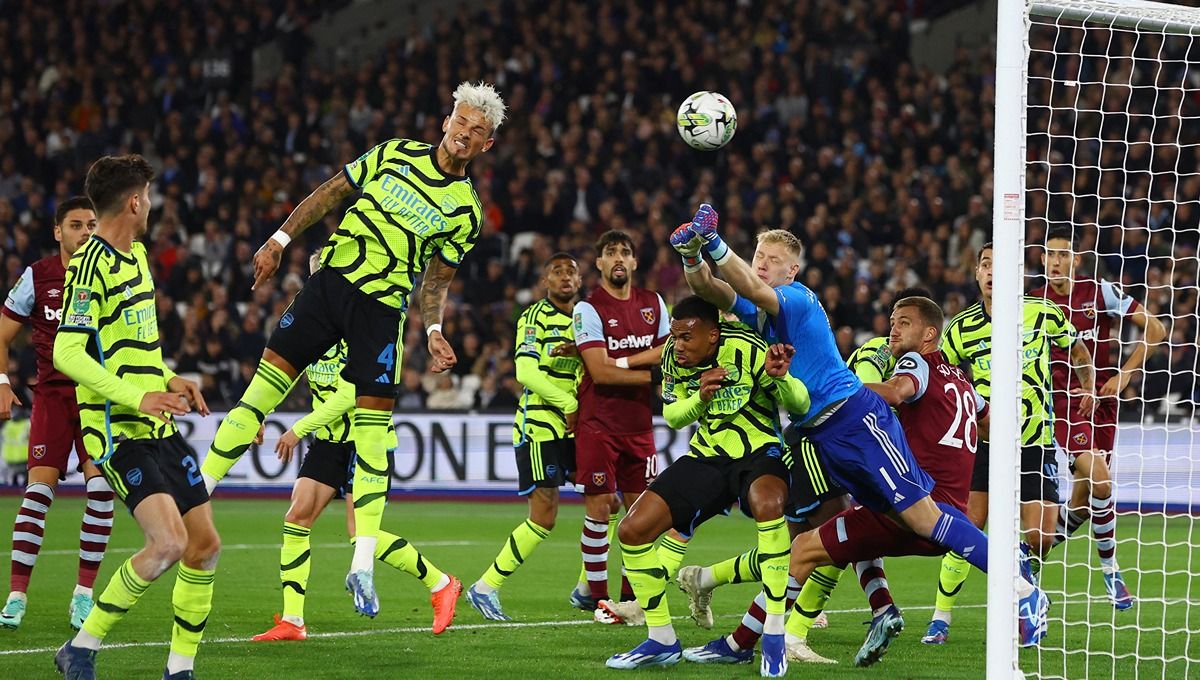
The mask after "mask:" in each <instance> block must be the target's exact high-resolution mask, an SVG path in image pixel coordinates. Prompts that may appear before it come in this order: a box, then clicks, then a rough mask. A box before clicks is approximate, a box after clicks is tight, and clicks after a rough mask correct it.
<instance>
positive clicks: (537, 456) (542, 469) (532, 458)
mask: <svg viewBox="0 0 1200 680" xmlns="http://www.w3.org/2000/svg"><path fill="white" fill-rule="evenodd" d="M516 452H517V489H518V490H517V493H519V494H521V495H522V496H525V495H527V494H531V493H533V490H534V489H536V488H538V487H542V488H546V489H557V488H558V487H560V486H562V485H563V484H564V483H565V482H566V481H567V480H571V479H574V477H575V440H574V439H552V440H550V441H545V442H535V441H526V442H525V443H524V444H521V445H519V446H517V447H516Z"/></svg>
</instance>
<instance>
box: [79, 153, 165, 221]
mask: <svg viewBox="0 0 1200 680" xmlns="http://www.w3.org/2000/svg"><path fill="white" fill-rule="evenodd" d="M152 179H154V167H153V166H151V165H150V162H149V161H147V160H146V159H145V158H142V157H141V156H139V155H138V154H129V155H127V156H105V157H104V158H101V159H100V160H98V161H96V162H95V163H92V167H91V168H89V169H88V174H87V179H86V180H84V183H83V188H84V191H85V192H86V193H87V195H88V198H90V199H92V205H94V206H95V207H96V212H97V214H100V215H108V214H111V213H113V212H115V211H116V210H117V208H118V207H119V206H120V204H121V201H122V200H123V199H125V198H126V197H127V196H129V193H130V192H132V191H141V189H142V187H144V186H146V184H148V183H149V182H150V180H152Z"/></svg>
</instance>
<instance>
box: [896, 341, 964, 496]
mask: <svg viewBox="0 0 1200 680" xmlns="http://www.w3.org/2000/svg"><path fill="white" fill-rule="evenodd" d="M893 375H903V376H905V377H907V378H909V379H911V380H912V381H913V383H914V385H915V386H916V388H917V391H916V393H915V394H913V396H911V397H909V399H908V400H907V401H906V402H904V403H902V404H900V405H899V406H897V407H896V412H897V413H898V414H899V416H900V425H901V426H903V428H904V437H905V438H906V439H907V440H908V445H909V448H911V449H912V452H913V455H914V456H915V457H916V459H917V462H918V463H919V464H920V465H921V468H922V469H924V470H925V472H928V473H929V476H930V477H933V481H934V487H933V494H932V496H933V500H934V501H938V502H943V503H950V504H952V505H954V506H956V507H958V508H959V509H966V507H967V496H968V494H969V493H970V490H971V471H972V469H973V468H974V465H975V451H976V449H978V447H979V426H978V425H977V419H978V418H981V417H983V415H984V414H985V413H986V411H987V402H985V401H984V400H983V397H981V396H979V393H978V392H976V391H975V388H974V387H973V386H972V385H971V381H970V380H968V379H967V376H966V374H965V373H963V371H962V369H961V368H959V367H957V366H953V365H951V364H950V363H949V362H947V361H946V357H944V356H943V355H942V353H941V351H940V350H934V351H932V352H929V353H928V354H918V353H916V352H909V353H908V354H905V355H904V356H902V357H900V360H899V361H897V362H896V370H895V373H893Z"/></svg>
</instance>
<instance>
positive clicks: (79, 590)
mask: <svg viewBox="0 0 1200 680" xmlns="http://www.w3.org/2000/svg"><path fill="white" fill-rule="evenodd" d="M81 594H82V595H87V596H88V597H91V596H92V589H91V588H88V587H87V586H80V585H77V586H75V592H73V593H71V595H72V596H75V595H81Z"/></svg>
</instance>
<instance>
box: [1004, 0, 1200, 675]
mask: <svg viewBox="0 0 1200 680" xmlns="http://www.w3.org/2000/svg"><path fill="white" fill-rule="evenodd" d="M1028 21H1029V26H1028V43H1027V47H1028V65H1027V70H1026V84H1027V96H1028V100H1027V102H1026V143H1027V148H1026V154H1025V158H1026V164H1025V171H1026V189H1027V196H1026V208H1027V210H1026V217H1027V220H1026V250H1025V258H1026V259H1025V265H1026V269H1025V272H1026V287H1027V290H1028V289H1043V290H1046V291H1047V295H1049V296H1051V297H1052V298H1055V297H1057V298H1059V299H1060V302H1061V306H1062V307H1063V308H1065V309H1066V311H1068V312H1069V314H1070V316H1071V318H1072V320H1073V321H1075V325H1076V326H1077V327H1078V328H1077V330H1078V331H1079V337H1080V338H1081V339H1082V340H1083V344H1084V345H1085V346H1087V347H1088V349H1089V350H1090V351H1091V352H1092V353H1093V354H1094V355H1095V359H1094V361H1095V364H1096V366H1097V367H1098V369H1099V370H1098V375H1097V379H1096V386H1097V389H1101V388H1103V387H1104V386H1105V385H1106V384H1107V385H1109V387H1108V389H1107V390H1104V391H1111V392H1115V394H1116V396H1115V397H1113V398H1104V399H1101V400H1100V404H1101V406H1100V407H1099V408H1098V409H1097V411H1096V413H1095V414H1093V415H1092V416H1090V417H1082V416H1080V415H1079V414H1078V412H1077V406H1078V404H1077V403H1075V402H1073V401H1072V400H1070V399H1069V398H1068V397H1069V394H1068V393H1069V391H1070V389H1071V388H1072V387H1073V386H1074V385H1073V384H1072V383H1071V382H1069V376H1070V374H1071V373H1072V370H1071V368H1070V366H1069V363H1068V360H1067V356H1066V354H1065V353H1060V355H1056V358H1057V359H1058V361H1057V362H1056V365H1055V366H1054V372H1053V375H1054V380H1052V388H1051V389H1052V392H1053V394H1052V396H1051V398H1050V400H1049V401H1051V402H1053V403H1054V404H1055V409H1054V410H1055V418H1056V430H1057V433H1056V436H1055V440H1056V442H1057V448H1058V449H1059V451H1058V456H1059V459H1060V460H1061V462H1062V465H1061V466H1060V471H1061V474H1060V478H1061V487H1060V488H1061V492H1062V499H1063V500H1064V501H1067V500H1068V499H1070V498H1071V495H1072V480H1071V478H1072V474H1071V472H1070V471H1069V469H1068V466H1067V460H1068V455H1070V454H1068V453H1067V451H1066V450H1068V449H1074V450H1089V449H1090V450H1098V449H1102V448H1107V447H1108V445H1107V443H1106V442H1105V438H1106V436H1112V438H1113V439H1115V445H1113V446H1112V458H1111V471H1112V477H1113V484H1112V498H1114V499H1115V504H1116V510H1117V511H1119V512H1118V513H1117V514H1116V515H1115V539H1116V540H1115V545H1114V542H1113V541H1112V540H1111V528H1112V525H1111V523H1110V522H1108V521H1107V519H1108V518H1109V517H1112V515H1111V513H1110V512H1109V510H1108V509H1107V507H1108V506H1107V503H1106V502H1105V501H1104V499H1103V498H1102V497H1103V496H1104V495H1106V494H1107V493H1108V492H1107V490H1106V489H1105V488H1104V487H1105V486H1106V485H1104V484H1103V483H1096V484H1093V487H1094V488H1093V493H1091V494H1089V493H1087V492H1086V491H1085V492H1078V491H1077V492H1076V494H1075V498H1074V501H1075V502H1078V503H1079V504H1078V505H1077V506H1076V505H1074V503H1069V504H1068V505H1071V506H1073V507H1071V510H1072V512H1073V513H1074V514H1075V517H1074V518H1072V517H1071V516H1069V515H1067V516H1065V520H1066V524H1067V525H1068V526H1073V525H1074V524H1075V523H1077V522H1078V521H1079V520H1081V519H1082V520H1084V521H1085V523H1083V524H1082V526H1080V527H1079V528H1078V529H1077V530H1076V531H1074V533H1073V534H1071V535H1070V538H1068V539H1067V540H1065V542H1062V543H1059V544H1058V545H1056V547H1054V548H1053V549H1052V550H1051V551H1050V553H1049V554H1048V555H1047V556H1046V557H1045V561H1044V566H1043V568H1042V571H1041V574H1040V579H1041V583H1042V586H1043V588H1045V589H1046V591H1047V594H1048V595H1049V596H1050V599H1051V601H1052V603H1053V604H1052V605H1051V610H1050V626H1049V633H1048V635H1047V637H1046V639H1045V640H1044V641H1043V643H1042V645H1041V646H1040V647H1039V648H1037V649H1035V650H1028V651H1023V652H1022V653H1021V657H1020V666H1021V668H1022V669H1023V670H1024V671H1025V672H1026V673H1029V674H1030V675H1031V676H1036V677H1041V678H1084V677H1086V678H1167V677H1169V678H1185V677H1200V547H1198V546H1200V529H1198V527H1197V523H1196V521H1195V517H1194V516H1193V514H1192V513H1195V512H1197V511H1200V463H1198V462H1197V460H1200V446H1198V444H1200V424H1198V423H1197V419H1196V416H1197V402H1198V401H1200V391H1198V389H1197V388H1198V382H1197V379H1196V375H1197V363H1196V357H1197V331H1198V326H1197V321H1198V317H1197V292H1198V291H1197V270H1198V267H1197V242H1198V238H1200V44H1197V37H1196V36H1200V10H1197V9H1195V8H1190V7H1179V6H1170V5H1161V4H1157V3H1149V2H1065V3H1034V4H1033V8H1032V12H1031V14H1030V16H1029V20H1028ZM1048 236H1049V239H1048ZM1072 240H1073V241H1074V243H1075V245H1074V247H1072V245H1071V242H1072ZM1047 245H1048V246H1049V247H1048V248H1047ZM1072 253H1078V254H1079V255H1080V256H1081V257H1080V258H1079V264H1078V266H1077V267H1075V269H1074V271H1073V272H1072V270H1071V269H1070V263H1071V262H1072V259H1071V257H1070V256H1071V254H1072ZM1046 255H1049V258H1048V259H1047V264H1043V257H1044V256H1046ZM1072 273H1073V275H1074V276H1073V279H1068V278H1067V277H1068V276H1070V275H1071V274H1072ZM1048 282H1049V284H1050V285H1049V287H1048V288H1043V287H1044V286H1047V283H1048ZM1110 283H1111V284H1115V285H1109V284H1110ZM997 294H999V293H997ZM1131 300H1132V302H1131ZM1151 317H1152V319H1157V320H1159V321H1161V323H1162V329H1163V330H1164V331H1165V336H1166V337H1165V340H1164V341H1163V342H1162V343H1159V344H1157V345H1155V346H1150V347H1148V349H1149V356H1148V358H1147V359H1146V360H1145V361H1144V363H1141V362H1139V361H1138V360H1137V359H1138V356H1139V355H1141V353H1142V352H1143V351H1144V350H1145V349H1146V348H1147V345H1146V344H1144V338H1145V337H1146V334H1147V333H1150V334H1151V335H1153V334H1154V333H1155V331H1156V328H1155V325H1156V324H1155V322H1154V321H1153V320H1152V319H1151ZM1142 326H1145V327H1146V328H1145V329H1143V328H1142ZM1131 357H1133V361H1132V363H1133V364H1138V365H1137V366H1136V367H1132V366H1131V367H1130V368H1132V369H1133V370H1130V371H1128V378H1129V380H1128V383H1127V384H1126V383H1125V382H1124V380H1122V379H1121V378H1120V377H1119V376H1120V374H1121V371H1120V370H1119V369H1120V367H1122V366H1125V365H1126V364H1127V363H1129V362H1130V359H1131ZM1110 381H1114V382H1110ZM1110 423H1111V429H1110V428H1107V427H1105V426H1106V425H1108V424H1110ZM1087 520H1100V521H1087ZM1061 525H1062V522H1060V527H1059V530H1060V531H1061V529H1062V526H1061ZM1114 567H1116V568H1118V569H1119V572H1120V574H1121V575H1122V576H1123V577H1124V579H1125V582H1126V583H1127V584H1128V588H1129V591H1130V592H1131V594H1132V596H1133V598H1135V600H1136V602H1135V603H1134V605H1133V607H1132V608H1130V609H1127V610H1123V611H1118V610H1117V609H1116V608H1115V607H1114V603H1113V597H1112V595H1111V594H1110V593H1109V592H1108V589H1107V588H1106V582H1107V581H1108V580H1109V579H1110V578H1112V574H1113V571H1114Z"/></svg>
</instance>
